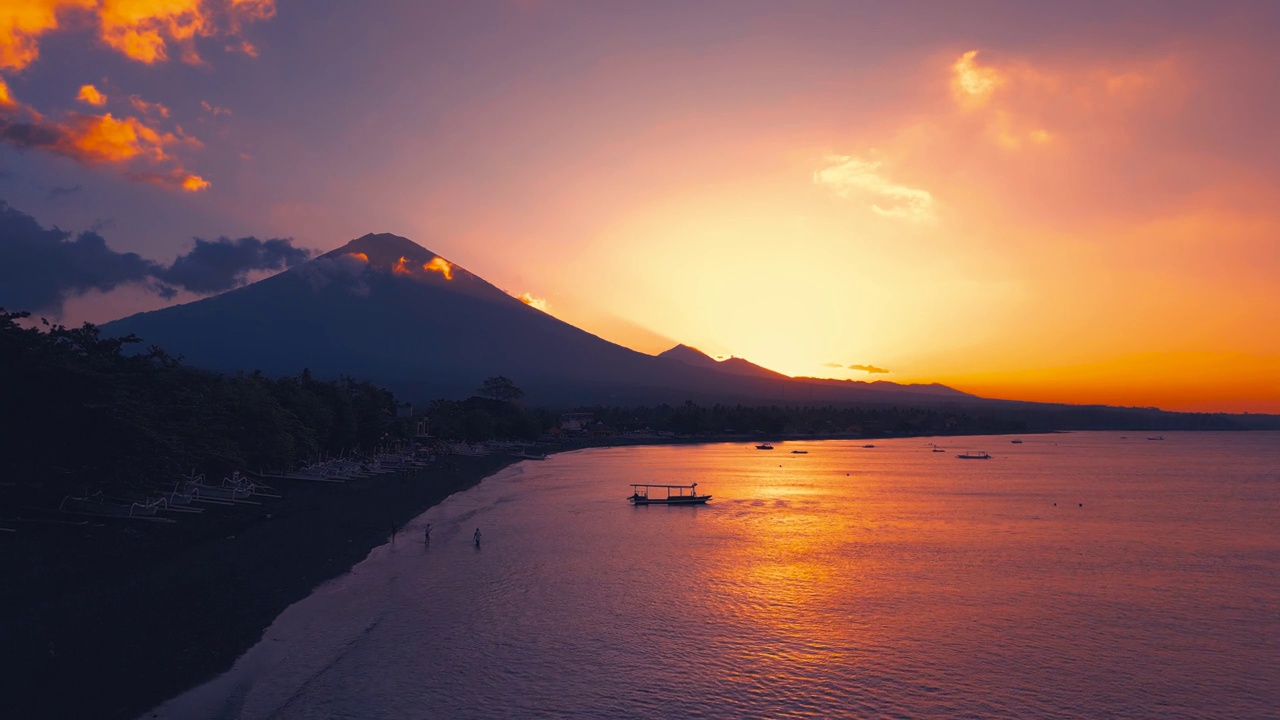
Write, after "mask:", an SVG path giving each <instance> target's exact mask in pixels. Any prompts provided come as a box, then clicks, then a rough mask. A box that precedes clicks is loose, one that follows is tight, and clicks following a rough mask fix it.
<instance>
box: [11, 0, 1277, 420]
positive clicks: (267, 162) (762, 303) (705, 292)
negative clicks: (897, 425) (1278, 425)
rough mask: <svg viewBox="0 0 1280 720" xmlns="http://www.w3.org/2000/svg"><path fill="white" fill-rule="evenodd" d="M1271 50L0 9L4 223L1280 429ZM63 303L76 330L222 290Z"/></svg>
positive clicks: (1030, 14) (221, 9)
mask: <svg viewBox="0 0 1280 720" xmlns="http://www.w3.org/2000/svg"><path fill="white" fill-rule="evenodd" d="M1277 37H1280V3H1274V2H1256V3H1253V2H1221V3H1210V2H1173V1H1169V0H1166V1H1163V2H1142V1H1137V0H1135V1H1132V2H1115V1H1114V0H1108V1H1106V2H1071V3H1066V2H1061V1H1055V2H1039V3H1037V2H1027V1H1021V2H967V3H949V2H894V3H885V2H865V3H864V2H855V1H853V0H845V1H833V2H785V3H784V2H755V1H754V0H726V1H724V2H688V1H681V2H666V1H654V2H626V3H624V2H557V1H556V0H511V1H507V2H479V1H476V2H471V1H468V2H447V3H445V2H422V1H419V0H403V1H391V0H388V1H370V2H339V1H336V0H335V1H331V2H329V1H320V0H275V1H274V2H273V0H174V1H172V2H160V0H155V1H154V2H148V1H147V0H45V1H43V2H41V1H39V0H34V1H33V0H0V81H2V84H0V200H4V201H5V202H7V203H8V204H9V205H10V206H11V207H12V208H14V209H16V210H17V211H20V212H22V213H25V214H27V215H30V216H32V217H34V218H35V220H36V221H38V222H39V223H40V224H41V225H42V226H43V227H45V228H52V227H54V226H57V227H58V228H61V229H62V230H64V231H69V232H71V233H72V234H73V235H74V234H78V233H80V232H82V231H85V230H91V231H93V232H94V233H97V234H99V235H101V237H103V238H105V239H106V242H107V244H108V245H109V246H110V248H111V249H113V250H115V251H118V252H121V253H124V252H133V253H137V254H139V255H140V256H142V258H146V259H149V260H152V261H155V262H157V263H165V264H168V263H173V262H174V260H175V259H176V258H178V257H179V256H181V255H184V254H186V253H189V252H191V251H192V249H193V241H192V238H195V237H199V238H204V239H215V238H219V237H228V238H260V239H263V240H266V239H268V238H292V239H293V244H294V245H296V246H300V247H303V248H310V249H314V250H316V251H327V250H330V249H332V248H335V247H337V246H339V245H341V244H343V243H345V242H346V241H348V240H350V239H351V238H354V237H357V236H359V235H363V234H365V233H367V232H392V233H396V234H399V235H403V236H406V237H408V238H410V239H412V240H414V241H416V242H418V243H419V244H421V245H423V246H425V247H427V248H429V249H431V250H432V251H434V252H435V253H438V254H439V255H441V256H443V257H445V258H448V259H449V260H450V261H452V262H454V263H457V264H459V265H461V266H463V267H465V268H467V269H469V270H471V271H472V272H474V273H476V274H478V275H480V276H482V277H484V278H486V279H488V280H489V281H491V282H493V283H494V284H495V285H498V286H499V287H502V288H503V289H505V290H507V291H509V292H511V293H512V294H513V295H517V296H520V295H523V294H526V293H527V294H528V295H529V297H530V298H531V299H533V300H534V301H535V302H537V303H539V304H540V305H541V306H543V307H545V309H546V310H547V311H548V312H550V313H551V314H553V315H556V316H557V317H560V318H562V319H564V320H566V321H569V322H572V323H574V324H576V325H579V326H580V327H583V328H584V329H587V330H589V331H591V332H594V333H596V334H599V335H601V336H603V337H606V338H608V339H610V340H613V341H615V342H619V343H621V344H624V345H627V346H629V347H633V348H635V349H637V350H641V351H643V352H650V353H656V352H659V351H661V350H664V349H666V348H668V347H670V346H671V345H674V344H675V343H677V342H681V343H685V344H688V345H693V346H695V347H698V348H701V349H703V350H704V351H706V352H708V353H711V354H716V355H735V356H739V357H745V358H748V359H750V360H752V361H753V362H756V363H759V364H761V365H764V366H766V367H770V368H773V369H776V370H779V371H782V372H785V373H788V374H791V375H810V376H825V377H837V378H850V379H857V380H892V381H896V382H933V381H937V382H942V383H946V384H948V385H952V386H954V387H957V388H960V389H963V390H967V391H971V392H975V393H978V394H981V395H985V396H990V397H1002V398H1015V399H1026V400H1051V401H1066V402H1081V403H1108V404H1122V405H1142V406H1159V407H1162V408H1166V409H1174V410H1212V411H1251V412H1280V202H1278V200H1280V131H1278V130H1277V128H1280V50H1277V49H1276V38H1277ZM0 244H3V238H0ZM264 247H265V246H264ZM277 249H279V246H277ZM2 250H3V249H2V248H0V251H2ZM280 257H283V256H280ZM0 262H7V263H15V262H17V260H15V259H14V257H13V256H12V255H9V256H8V259H4V258H3V256H0ZM281 262H283V261H281ZM281 266H282V265H281V264H280V263H276V264H274V265H273V264H272V262H263V263H262V264H261V266H260V267H261V268H262V269H260V270H259V271H257V274H251V275H250V276H249V279H253V278H256V277H260V276H261V274H262V273H265V272H270V271H272V270H273V269H278V268H279V267H281ZM174 267H175V268H176V267H177V266H176V265H175V266H174ZM68 287H69V289H68V291H67V294H66V299H65V302H63V303H62V304H61V308H60V310H58V313H60V316H61V317H62V319H63V320H64V321H66V322H80V321H82V320H90V321H95V322H100V321H105V320H110V319H114V318H116V317H119V316H122V315H125V314H128V313H132V312H136V311H138V310H143V309H152V308H156V307H161V306H163V305H166V304H169V303H172V302H182V301H188V300H191V299H195V298H197V297H200V296H201V295H200V294H198V293H200V292H201V287H200V286H198V285H197V284H194V283H189V284H186V285H183V286H182V288H183V289H182V290H181V292H179V293H178V295H176V296H173V297H165V296H162V294H159V293H157V292H155V290H154V287H149V286H147V285H145V284H142V283H138V282H128V283H122V284H115V285H113V286H112V285H99V286H93V285H91V284H84V286H83V287H79V288H77V287H70V286H68ZM86 288H96V289H87V290H86V291H84V292H81V291H82V290H85V289H86ZM171 294H172V293H166V295H171ZM11 309H16V308H11ZM48 314H57V313H48Z"/></svg>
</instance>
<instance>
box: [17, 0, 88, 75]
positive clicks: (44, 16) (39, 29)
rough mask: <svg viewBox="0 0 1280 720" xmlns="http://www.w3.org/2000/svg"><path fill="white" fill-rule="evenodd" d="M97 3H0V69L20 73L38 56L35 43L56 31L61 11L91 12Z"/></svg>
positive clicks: (65, 0) (23, 0) (29, 0)
mask: <svg viewBox="0 0 1280 720" xmlns="http://www.w3.org/2000/svg"><path fill="white" fill-rule="evenodd" d="M96 5H97V0H18V1H17V2H11V1H6V2H4V3H2V4H0V69H4V70H21V69H23V68H25V67H26V66H28V65H30V64H31V63H32V62H34V61H35V60H36V58H38V57H39V56H40V48H39V44H38V42H37V40H38V39H39V37H40V36H41V35H43V34H45V33H47V32H51V31H53V30H57V29H58V27H59V25H58V19H59V18H58V16H59V14H60V13H62V12H63V11H64V10H74V9H77V8H79V9H90V8H93V7H95V6H96Z"/></svg>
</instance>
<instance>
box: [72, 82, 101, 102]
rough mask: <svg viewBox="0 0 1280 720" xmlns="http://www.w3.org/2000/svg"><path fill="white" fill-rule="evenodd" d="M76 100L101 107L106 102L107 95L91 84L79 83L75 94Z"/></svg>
mask: <svg viewBox="0 0 1280 720" xmlns="http://www.w3.org/2000/svg"><path fill="white" fill-rule="evenodd" d="M76 100H79V101H80V102H82V103H84V104H86V105H94V106H96V107H102V106H103V105H106V104H107V96H106V95H103V94H102V93H101V92H99V91H98V88H96V87H94V86H92V85H81V86H80V92H79V94H77V95H76Z"/></svg>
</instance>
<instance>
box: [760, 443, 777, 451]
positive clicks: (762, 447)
mask: <svg viewBox="0 0 1280 720" xmlns="http://www.w3.org/2000/svg"><path fill="white" fill-rule="evenodd" d="M756 449H757V450H772V449H773V446H772V445H770V444H769V443H760V444H759V445H757V446H756Z"/></svg>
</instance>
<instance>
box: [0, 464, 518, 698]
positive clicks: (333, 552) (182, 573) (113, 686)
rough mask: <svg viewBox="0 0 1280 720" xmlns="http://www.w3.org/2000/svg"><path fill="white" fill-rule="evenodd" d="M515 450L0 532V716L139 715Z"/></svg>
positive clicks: (218, 665) (215, 666)
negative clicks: (258, 496)
mask: <svg viewBox="0 0 1280 720" xmlns="http://www.w3.org/2000/svg"><path fill="white" fill-rule="evenodd" d="M514 462H518V459H516V458H511V457H500V456H490V457H458V456H452V457H449V458H448V459H447V461H446V462H444V463H442V464H441V465H440V466H438V467H432V468H429V469H424V470H419V471H417V472H415V473H413V474H400V475H387V476H382V477H378V478H371V479H368V480H361V481H356V482H349V483H344V484H330V483H315V482H307V481H289V480H275V479H271V480H268V482H269V483H271V484H272V485H273V486H275V487H277V488H279V490H280V491H281V493H282V494H283V495H284V497H283V498H281V499H278V500H271V499H267V500H263V501H262V505H237V506H231V507H223V506H217V507H210V508H208V509H206V510H205V512H204V513H203V514H202V515H199V516H181V519H180V520H179V522H177V523H174V524H156V523H149V522H144V521H137V520H133V521H130V520H106V521H99V520H98V519H96V518H87V517H86V518H83V519H86V520H90V521H91V522H90V523H89V524H88V525H86V526H70V525H41V524H29V525H24V526H23V527H22V528H21V530H20V531H19V532H18V533H6V534H5V537H3V538H0V568H2V569H3V572H2V575H3V587H0V717H4V718H12V719H14V720H16V719H18V718H63V717H66V718H73V717H74V718H130V719H131V718H137V717H139V716H140V715H142V714H143V713H145V712H146V711H148V710H150V709H151V708H153V707H155V706H156V705H158V704H160V703H161V702H163V701H164V700H167V699H168V698H170V697H173V696H175V695H177V694H179V693H181V692H182V691H184V690H186V689H187V688H189V687H192V686H194V685H196V684H198V683H201V682H204V681H206V680H208V679H210V678H212V677H214V676H216V675H218V674H219V673H222V672H224V671H225V670H227V669H228V668H229V667H231V664H232V663H233V662H234V661H235V659H236V658H237V657H239V656H240V654H242V653H243V652H244V651H245V650H247V649H248V648H249V647H251V646H252V645H253V644H254V643H255V642H257V641H258V639H259V638H260V637H261V636H262V632H263V630H265V629H266V628H267V626H269V625H270V624H271V622H272V621H273V620H274V619H275V618H276V616H277V615H279V614H280V613H281V612H282V611H283V610H284V609H285V608H286V607H288V606H289V605H291V604H293V603H294V602H297V601H298V600H301V599H302V598H304V597H306V596H307V595H308V594H309V593H310V592H311V591H312V589H314V588H315V587H316V586H317V585H319V584H320V583H322V582H324V581H325V580H328V579H331V578H334V577H337V576H339V575H341V574H342V573H344V572H346V571H347V570H348V569H350V568H351V567H352V566H353V565H355V564H356V563H357V562H359V561H360V560H361V559H363V558H364V557H365V556H366V555H367V554H368V553H369V551H370V550H371V549H372V548H374V547H377V546H378V545H381V544H382V543H384V542H386V541H387V540H388V538H389V536H390V534H391V528H392V527H393V526H395V527H399V526H400V525H403V524H404V523H406V522H408V521H409V520H411V519H412V518H414V517H416V516H418V515H420V514H421V513H422V512H423V511H424V510H426V509H427V508H429V507H431V506H433V505H435V504H436V503H439V502H440V501H441V500H443V499H444V498H446V497H448V496H449V495H451V494H453V493H455V492H458V491H460V490H465V489H467V488H469V487H472V486H474V485H475V484H477V483H479V482H480V481H481V480H482V479H483V478H485V477H487V476H489V475H491V474H493V473H494V472H496V471H498V470H499V469H501V468H503V467H505V466H507V465H510V464H512V463H514ZM397 541H398V542H422V538H420V537H417V536H412V537H410V536H408V535H404V534H402V535H399V536H398V537H397Z"/></svg>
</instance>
